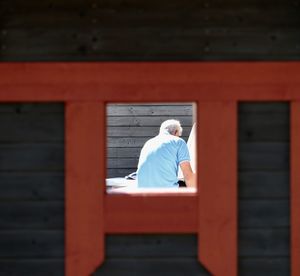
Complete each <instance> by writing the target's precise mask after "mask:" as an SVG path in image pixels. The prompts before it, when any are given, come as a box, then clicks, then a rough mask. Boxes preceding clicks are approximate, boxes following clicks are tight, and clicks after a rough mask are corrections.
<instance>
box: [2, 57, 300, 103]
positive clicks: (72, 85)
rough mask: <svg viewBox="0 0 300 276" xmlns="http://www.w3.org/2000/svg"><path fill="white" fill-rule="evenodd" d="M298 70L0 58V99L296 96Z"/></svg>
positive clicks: (295, 65)
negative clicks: (53, 61)
mask: <svg viewBox="0 0 300 276" xmlns="http://www.w3.org/2000/svg"><path fill="white" fill-rule="evenodd" d="M299 75H300V62H265V63H263V62H252V63H251V62H228V63H224V62H223V63H222V62H216V63H211V62H210V63H205V62H203V63H179V62H178V63H168V62H164V63H133V62H132V63H113V62H111V63H107V62H106V63H105V62H104V63H1V64H0V76H1V78H0V101H6V102H7V101H106V102H107V101H112V102H117V101H120V102H121V101H122V102H136V101H137V102H146V101H154V102H156V101H160V102H161V101H167V102H169V101H193V100H196V99H197V100H201V101H220V100H233V101H237V100H241V101H248V100H249V101H252V100H253V101H255V100H268V101H272V100H277V101H280V100H281V101H282V100H300V93H299V90H300V79H299ZM165 91H172V93H165Z"/></svg>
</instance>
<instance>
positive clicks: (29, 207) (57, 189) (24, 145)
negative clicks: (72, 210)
mask: <svg viewBox="0 0 300 276" xmlns="http://www.w3.org/2000/svg"><path fill="white" fill-rule="evenodd" d="M0 274H1V275H4V276H8V275H13V276H15V275H31V276H40V275H45V276H47V275H49V276H50V275H64V109H63V104H0Z"/></svg>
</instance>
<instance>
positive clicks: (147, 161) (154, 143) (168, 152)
mask: <svg viewBox="0 0 300 276" xmlns="http://www.w3.org/2000/svg"><path fill="white" fill-rule="evenodd" d="M189 160H190V157H189V153H188V149H187V145H186V143H185V141H184V140H183V139H181V138H179V137H177V136H174V135H171V134H169V133H167V132H163V133H160V134H159V135H157V136H155V137H154V138H152V139H150V140H148V141H147V142H146V143H145V145H144V147H143V149H142V151H141V155H140V159H139V164H138V171H137V176H138V177H137V178H138V187H143V188H150V187H163V188H176V187H178V183H177V180H178V179H177V173H178V166H179V164H180V163H181V162H182V161H189Z"/></svg>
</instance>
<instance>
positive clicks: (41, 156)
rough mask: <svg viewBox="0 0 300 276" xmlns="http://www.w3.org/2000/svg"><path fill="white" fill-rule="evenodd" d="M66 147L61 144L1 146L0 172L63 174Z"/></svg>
mask: <svg viewBox="0 0 300 276" xmlns="http://www.w3.org/2000/svg"><path fill="white" fill-rule="evenodd" d="M63 170H64V146H63V145H62V144H61V143H41V144H38V143H30V144H27V143H24V144H23V143H22V144H1V145H0V171H28V172H33V171H35V172H39V171H44V172H47V171H48V172H62V171H63Z"/></svg>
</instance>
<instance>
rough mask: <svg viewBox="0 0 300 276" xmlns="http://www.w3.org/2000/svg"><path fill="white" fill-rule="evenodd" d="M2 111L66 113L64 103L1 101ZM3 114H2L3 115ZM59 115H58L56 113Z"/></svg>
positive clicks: (0, 109)
mask: <svg viewBox="0 0 300 276" xmlns="http://www.w3.org/2000/svg"><path fill="white" fill-rule="evenodd" d="M0 113H13V114H19V115H21V114H22V115H23V114H24V113H34V114H35V115H37V114H40V115H42V116H43V115H44V114H43V113H62V114H63V113H64V104H63V103H38V104H37V103H35V102H32V103H1V104H0ZM2 115H3V114H1V115H0V116H2ZM54 116H57V115H54Z"/></svg>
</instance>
